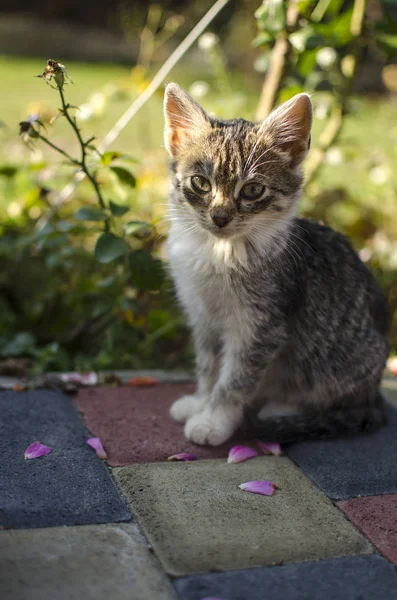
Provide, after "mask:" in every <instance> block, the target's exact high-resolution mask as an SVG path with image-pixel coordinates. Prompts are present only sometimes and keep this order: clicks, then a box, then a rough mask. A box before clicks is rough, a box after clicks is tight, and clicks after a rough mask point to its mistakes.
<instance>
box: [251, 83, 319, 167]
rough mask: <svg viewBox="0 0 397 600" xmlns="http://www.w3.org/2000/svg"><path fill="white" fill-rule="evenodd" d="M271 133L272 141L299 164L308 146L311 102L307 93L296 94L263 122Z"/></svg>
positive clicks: (293, 163) (294, 163)
mask: <svg viewBox="0 0 397 600" xmlns="http://www.w3.org/2000/svg"><path fill="white" fill-rule="evenodd" d="M263 125H264V126H265V127H266V129H267V130H268V131H269V132H270V133H271V134H272V137H273V140H272V141H273V143H274V144H275V145H277V146H279V147H280V148H281V149H282V150H284V151H285V152H288V153H289V154H290V156H291V159H292V165H294V166H296V165H298V164H300V163H301V162H302V161H303V159H304V158H305V156H306V154H307V152H308V150H309V147H310V130H311V126H312V103H311V101H310V98H309V96H308V95H307V94H297V95H296V96H294V97H293V98H291V100H288V102H284V104H282V105H281V106H279V107H278V108H277V109H276V110H274V111H273V112H272V113H271V114H270V115H269V117H268V118H267V119H266V121H265V122H264V124H263Z"/></svg>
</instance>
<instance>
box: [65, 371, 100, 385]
mask: <svg viewBox="0 0 397 600" xmlns="http://www.w3.org/2000/svg"><path fill="white" fill-rule="evenodd" d="M61 379H62V381H65V382H66V383H79V384H80V385H96V384H97V383H98V375H97V374H96V373H95V372H94V371H89V372H87V373H77V372H76V371H74V372H72V373H62V375H61Z"/></svg>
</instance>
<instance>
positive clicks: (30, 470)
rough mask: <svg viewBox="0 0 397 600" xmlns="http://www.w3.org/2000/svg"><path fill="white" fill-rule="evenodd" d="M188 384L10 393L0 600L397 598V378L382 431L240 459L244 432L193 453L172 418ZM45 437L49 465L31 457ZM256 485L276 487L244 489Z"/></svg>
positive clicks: (0, 396) (1, 494) (1, 492)
mask: <svg viewBox="0 0 397 600" xmlns="http://www.w3.org/2000/svg"><path fill="white" fill-rule="evenodd" d="M191 389H192V385H191V384H189V383H186V384H178V383H162V384H161V385H158V386H155V387H151V388H132V387H128V386H124V387H118V388H112V387H98V388H85V389H82V390H81V391H80V392H79V393H78V394H77V396H76V397H75V398H73V397H71V396H66V395H64V394H62V393H60V392H57V391H49V390H36V391H27V392H13V391H3V392H0V414H1V422H0V456H1V459H2V460H1V466H0V598H1V600H54V599H55V600H80V599H81V600H105V599H106V600H109V598H110V599H111V600H176V599H177V598H179V599H180V600H202V599H204V598H207V599H209V598H211V599H218V598H219V599H221V600H264V598H271V599H272V600H324V599H328V598H329V599H332V600H342V599H343V600H373V598H376V599H377V600H391V599H392V598H395V597H397V591H396V590H397V571H396V568H395V567H396V566H397V409H396V406H397V382H396V380H395V379H394V380H392V379H387V380H385V382H384V392H385V395H386V396H387V397H388V400H389V402H390V409H389V413H390V416H389V423H388V425H387V426H386V427H385V428H383V429H382V430H380V431H378V432H375V433H373V434H369V435H363V436H359V437H356V438H352V439H344V440H335V441H328V442H305V443H300V444H294V445H291V446H289V447H286V448H285V452H286V455H285V456H282V457H274V456H258V457H256V458H253V459H251V460H249V461H246V462H243V463H239V464H227V463H226V460H225V458H226V457H227V454H228V450H229V448H230V447H231V446H232V445H234V444H235V443H236V442H242V443H246V444H249V443H250V441H251V442H252V440H249V439H247V437H246V435H244V434H241V435H238V436H236V438H235V440H233V441H232V442H230V443H228V444H225V445H224V446H223V447H220V448H217V449H213V450H212V449H209V448H197V447H194V446H192V445H190V444H188V443H187V442H186V440H185V439H184V437H183V433H182V428H181V427H180V426H179V425H177V424H175V423H173V422H172V421H171V420H170V418H169V417H168V408H169V406H170V404H171V403H172V402H173V401H174V400H175V399H176V398H178V397H179V396H180V395H181V394H183V393H186V392H187V391H190V390H191ZM393 404H394V408H393ZM79 413H80V414H79ZM92 436H97V437H100V438H101V439H102V441H103V444H104V446H105V448H106V450H107V452H108V456H109V460H108V461H107V463H104V462H103V461H101V460H100V459H99V458H97V457H96V455H95V453H94V452H93V451H92V449H91V448H89V447H88V446H87V444H86V442H85V441H86V439H87V438H89V437H92ZM36 440H39V441H40V442H42V443H44V444H46V445H48V446H50V447H51V448H52V452H51V454H49V455H47V456H44V457H42V458H39V459H35V460H30V461H25V460H24V458H23V453H24V451H25V449H26V448H27V447H28V446H29V445H30V444H31V443H32V442H34V441H36ZM178 452H194V453H195V454H196V455H197V457H198V460H197V461H195V462H190V463H173V462H167V460H166V459H167V457H168V456H170V455H171V454H175V453H178ZM257 479H268V480H271V481H274V482H275V483H277V484H278V486H279V487H280V489H278V490H277V491H276V493H275V494H274V496H273V497H270V498H269V497H264V496H258V495H254V494H249V493H247V492H243V491H241V490H240V489H239V487H238V486H239V484H240V483H243V482H246V481H252V480H257ZM65 526H66V527H65Z"/></svg>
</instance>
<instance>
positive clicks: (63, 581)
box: [0, 523, 176, 600]
mask: <svg viewBox="0 0 397 600" xmlns="http://www.w3.org/2000/svg"><path fill="white" fill-rule="evenodd" d="M0 598H2V599H3V600H109V599H111V600H174V599H175V598H176V596H175V592H174V591H173V589H172V587H171V585H170V583H169V581H168V579H167V577H166V575H165V574H164V572H163V571H162V570H161V569H160V568H159V565H158V561H157V560H156V559H155V557H154V556H153V555H152V554H150V552H149V550H148V548H147V544H146V542H145V540H144V538H143V536H141V535H140V534H139V532H138V531H137V527H136V525H134V524H133V523H128V524H122V525H114V524H113V525H88V526H83V527H55V528H49V529H47V528H45V529H28V530H24V531H21V530H19V531H1V532H0Z"/></svg>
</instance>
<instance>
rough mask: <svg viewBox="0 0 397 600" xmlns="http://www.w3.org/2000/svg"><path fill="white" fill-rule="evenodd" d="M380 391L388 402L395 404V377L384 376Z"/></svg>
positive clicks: (396, 398) (396, 379) (396, 388)
mask: <svg viewBox="0 0 397 600" xmlns="http://www.w3.org/2000/svg"><path fill="white" fill-rule="evenodd" d="M382 391H383V393H384V395H385V396H386V398H387V399H388V401H389V402H391V403H392V404H394V406H396V405H397V377H385V378H384V379H383V381H382Z"/></svg>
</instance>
